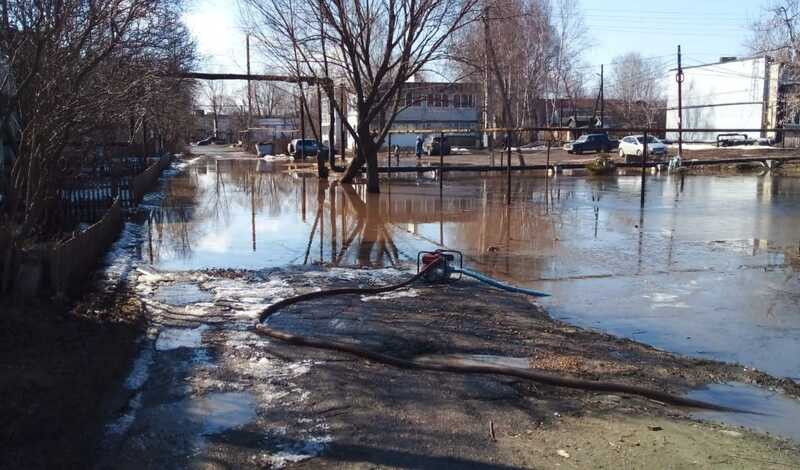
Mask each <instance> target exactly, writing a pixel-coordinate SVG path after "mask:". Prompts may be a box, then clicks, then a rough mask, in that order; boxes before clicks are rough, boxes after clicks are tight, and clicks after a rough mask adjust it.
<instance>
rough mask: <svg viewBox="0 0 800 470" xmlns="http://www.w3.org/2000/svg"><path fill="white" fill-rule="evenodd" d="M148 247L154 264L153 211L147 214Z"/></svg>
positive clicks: (151, 262) (151, 261)
mask: <svg viewBox="0 0 800 470" xmlns="http://www.w3.org/2000/svg"><path fill="white" fill-rule="evenodd" d="M147 218H148V221H147V248H148V251H149V255H150V256H149V258H150V264H153V211H152V210H151V211H150V212H149V213H148V214H147Z"/></svg>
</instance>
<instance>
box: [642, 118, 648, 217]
mask: <svg viewBox="0 0 800 470" xmlns="http://www.w3.org/2000/svg"><path fill="white" fill-rule="evenodd" d="M643 138H644V144H643V145H642V195H641V201H640V205H641V207H644V185H645V172H646V170H647V131H645V132H644V136H643Z"/></svg>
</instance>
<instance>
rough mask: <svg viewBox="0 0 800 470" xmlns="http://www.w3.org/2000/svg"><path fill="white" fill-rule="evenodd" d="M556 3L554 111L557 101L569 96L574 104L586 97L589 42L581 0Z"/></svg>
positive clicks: (559, 0) (553, 79) (560, 0)
mask: <svg viewBox="0 0 800 470" xmlns="http://www.w3.org/2000/svg"><path fill="white" fill-rule="evenodd" d="M555 3H556V6H555V12H554V16H553V18H554V20H553V21H554V25H555V29H556V35H557V38H558V39H557V46H556V47H557V49H556V50H557V54H556V61H555V63H554V65H553V71H552V75H553V76H552V87H551V90H552V96H553V99H554V101H553V102H554V106H553V112H555V100H556V99H558V98H561V97H566V98H568V99H569V100H571V101H573V102H574V100H575V98H576V97H578V96H582V95H583V91H584V90H583V85H584V82H585V77H584V76H583V73H582V70H583V69H582V64H583V63H582V57H583V51H584V50H585V49H586V48H587V46H588V43H589V39H588V30H587V28H586V23H585V22H584V20H583V15H581V11H580V3H579V0H556V2H555Z"/></svg>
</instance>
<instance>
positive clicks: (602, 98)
mask: <svg viewBox="0 0 800 470" xmlns="http://www.w3.org/2000/svg"><path fill="white" fill-rule="evenodd" d="M605 114H606V92H605V89H604V88H603V64H600V127H601V128H605V127H606V116H605Z"/></svg>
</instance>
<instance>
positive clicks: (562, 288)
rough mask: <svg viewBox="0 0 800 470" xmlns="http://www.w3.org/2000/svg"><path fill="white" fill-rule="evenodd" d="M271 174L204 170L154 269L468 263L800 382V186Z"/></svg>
mask: <svg viewBox="0 0 800 470" xmlns="http://www.w3.org/2000/svg"><path fill="white" fill-rule="evenodd" d="M306 176H308V177H304V176H303V175H300V174H297V173H293V172H291V171H288V168H287V165H286V164H284V163H276V162H273V163H271V162H267V161H264V160H255V159H251V160H234V159H228V160H226V159H211V158H201V159H198V160H196V161H194V162H193V164H191V165H189V166H188V167H187V168H186V169H185V171H184V172H182V173H181V174H180V175H179V176H177V177H175V178H173V180H172V181H171V182H170V184H169V186H168V189H167V194H166V197H165V199H164V200H163V203H162V204H161V205H160V206H158V207H153V211H152V215H151V218H150V220H151V223H150V224H148V226H147V230H146V232H145V234H146V238H145V242H144V246H143V250H142V257H143V258H144V259H145V260H146V261H148V262H150V263H151V264H153V265H154V266H155V267H156V268H158V269H163V270H175V271H177V270H194V269H204V268H234V269H264V268H271V267H279V266H286V265H303V264H315V263H325V264H331V265H342V266H353V265H358V266H371V267H380V266H389V265H404V264H405V265H407V264H410V263H414V262H415V260H416V256H417V252H418V251H420V250H431V249H435V248H438V247H445V248H449V249H455V250H460V251H462V252H463V253H464V255H465V264H466V265H467V266H468V267H470V268H472V269H476V270H479V271H482V272H484V273H486V274H489V275H491V276H495V277H497V278H500V279H503V280H506V281H509V282H513V283H515V284H518V285H522V286H526V287H531V288H534V289H537V290H542V291H545V292H549V293H550V294H552V297H550V298H548V299H545V300H543V301H542V303H543V304H544V305H545V307H546V308H547V309H548V310H549V312H550V313H551V314H552V315H553V316H554V317H556V318H559V319H563V320H567V321H569V322H572V323H574V324H578V325H581V326H585V327H592V328H597V329H601V330H604V331H608V332H610V333H613V334H616V335H621V336H625V337H629V338H632V339H635V340H638V341H642V342H645V343H648V344H652V345H654V346H656V347H659V348H662V349H666V350H670V351H674V352H678V353H681V354H686V355H690V356H695V357H703V358H709V359H719V360H724V361H732V362H739V363H741V364H743V365H744V366H746V367H757V368H759V369H761V370H764V371H766V372H768V373H772V374H775V375H779V376H787V377H792V378H794V379H795V380H800V275H799V272H800V178H798V177H796V176H780V175H777V174H769V173H767V174H762V175H754V174H748V175H736V176H686V177H684V178H681V177H678V176H669V175H650V176H648V177H647V179H646V198H645V203H644V207H641V206H640V189H641V187H640V184H641V179H640V177H639V175H630V176H608V177H601V178H596V177H587V176H585V175H575V176H565V175H559V176H558V177H554V178H552V177H551V178H549V179H546V178H545V177H544V175H542V174H530V175H525V176H518V175H515V176H514V179H513V186H512V191H513V193H512V195H513V199H514V203H513V205H512V206H511V207H506V206H505V205H504V201H505V192H504V191H505V180H504V177H503V176H500V175H497V176H486V175H466V174H464V175H451V176H446V177H445V185H444V191H443V193H444V195H443V197H442V198H440V197H439V185H438V183H437V182H435V181H434V180H432V179H430V178H426V177H424V176H423V177H417V176H416V175H410V176H408V177H404V178H395V179H393V180H392V181H391V182H388V181H385V182H384V183H383V185H382V193H381V194H380V195H379V196H378V195H367V194H366V193H365V191H364V187H363V186H360V185H353V186H343V185H337V184H328V183H326V182H322V183H320V182H319V181H318V180H317V178H316V177H314V176H313V175H306Z"/></svg>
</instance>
